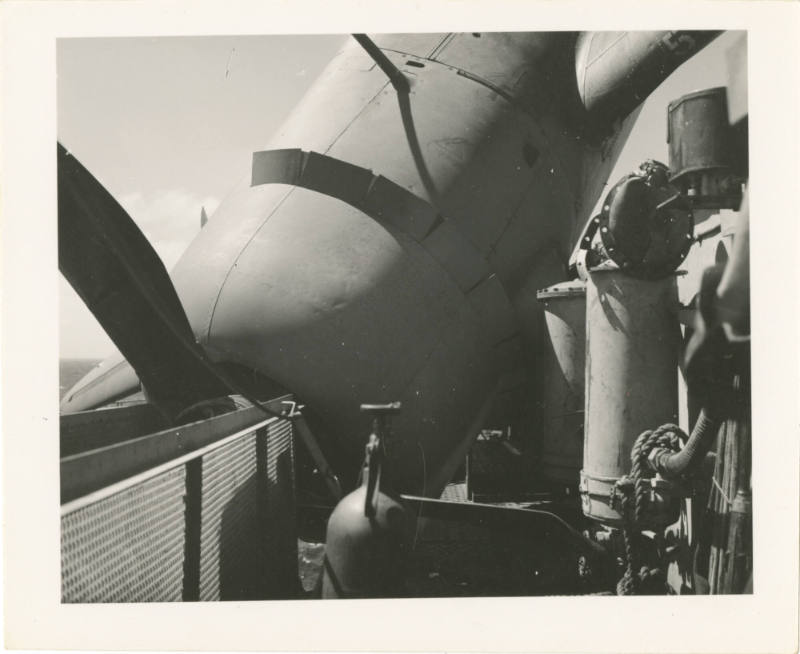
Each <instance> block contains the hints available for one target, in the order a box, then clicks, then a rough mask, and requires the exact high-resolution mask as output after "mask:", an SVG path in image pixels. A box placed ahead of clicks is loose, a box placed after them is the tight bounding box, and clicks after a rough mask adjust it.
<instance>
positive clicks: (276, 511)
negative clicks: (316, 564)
mask: <svg viewBox="0 0 800 654" xmlns="http://www.w3.org/2000/svg"><path fill="white" fill-rule="evenodd" d="M258 445H259V460H260V461H263V462H264V464H265V467H266V476H265V478H266V485H265V489H264V490H265V492H264V494H263V497H264V499H265V505H264V520H263V521H262V523H261V524H262V525H263V528H262V538H263V540H264V547H265V549H266V551H268V552H269V553H270V555H269V557H265V558H264V563H265V569H264V587H265V591H266V593H265V597H267V598H272V599H277V598H279V597H282V596H283V597H285V596H286V594H287V593H291V592H294V591H296V590H297V585H298V583H299V582H298V576H297V538H296V534H297V529H296V524H295V515H296V512H295V497H294V492H295V486H294V448H293V447H292V425H291V423H289V422H287V421H282V422H278V423H274V424H272V425H270V431H269V434H265V437H262V438H261V439H260V440H259V442H258Z"/></svg>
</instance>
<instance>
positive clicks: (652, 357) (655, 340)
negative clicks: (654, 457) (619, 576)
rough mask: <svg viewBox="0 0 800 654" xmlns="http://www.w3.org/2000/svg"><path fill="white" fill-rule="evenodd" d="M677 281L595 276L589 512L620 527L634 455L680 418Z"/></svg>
mask: <svg viewBox="0 0 800 654" xmlns="http://www.w3.org/2000/svg"><path fill="white" fill-rule="evenodd" d="M677 310H678V290H677V284H676V277H675V276H674V275H671V276H669V277H665V278H662V279H658V280H643V279H635V278H633V277H629V276H627V275H625V274H624V273H622V272H620V271H617V270H606V271H593V272H590V273H589V280H588V281H587V283H586V337H587V338H586V343H587V345H586V422H585V425H586V426H585V431H584V448H583V470H582V471H581V487H580V490H581V496H582V503H583V512H584V514H585V515H587V516H588V517H590V518H594V519H596V520H600V521H602V522H604V523H606V524H619V523H620V522H621V521H622V516H621V515H620V513H619V512H618V511H617V510H616V509H615V508H614V507H612V506H611V504H610V494H611V491H612V488H613V487H614V484H615V483H616V481H617V480H618V479H619V478H620V477H622V476H623V475H625V474H627V473H628V472H630V468H631V448H632V446H633V443H634V441H635V440H636V438H637V436H639V434H640V433H641V432H643V431H645V430H647V429H655V428H656V427H658V426H660V425H662V424H664V423H668V422H676V421H677V416H678V356H679V351H680V327H679V323H678V314H677Z"/></svg>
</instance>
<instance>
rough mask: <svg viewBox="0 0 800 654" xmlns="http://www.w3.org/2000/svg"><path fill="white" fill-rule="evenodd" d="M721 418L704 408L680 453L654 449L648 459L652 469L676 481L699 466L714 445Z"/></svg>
mask: <svg viewBox="0 0 800 654" xmlns="http://www.w3.org/2000/svg"><path fill="white" fill-rule="evenodd" d="M719 423H720V420H719V417H718V416H716V415H715V414H714V413H713V412H712V411H709V409H708V407H705V408H703V410H702V411H701V412H700V415H699V416H698V418H697V422H695V425H694V429H693V430H692V435H691V436H690V437H689V440H688V441H687V442H686V445H685V446H684V447H683V448H682V449H681V451H680V452H671V451H669V450H665V449H654V450H653V451H652V452H651V453H650V456H649V457H648V462H649V464H650V467H651V468H653V470H655V471H656V472H658V473H659V474H660V475H661V476H662V477H664V478H665V479H675V478H676V477H679V476H680V475H682V474H683V473H685V472H686V471H687V470H689V469H690V468H692V467H693V466H695V465H699V463H700V462H701V461H703V459H704V458H705V455H706V453H707V452H708V450H709V449H710V448H711V446H712V445H713V443H714V439H715V438H716V436H717V429H718V428H719Z"/></svg>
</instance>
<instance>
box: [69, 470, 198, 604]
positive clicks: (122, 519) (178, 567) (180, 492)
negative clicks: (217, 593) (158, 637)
mask: <svg viewBox="0 0 800 654" xmlns="http://www.w3.org/2000/svg"><path fill="white" fill-rule="evenodd" d="M184 478H185V477H184V467H183V466H178V467H176V468H174V469H172V470H169V471H167V472H164V473H162V474H160V475H158V476H156V477H153V478H151V479H148V480H146V481H144V482H143V483H141V484H137V485H135V486H132V487H130V488H127V489H125V490H122V491H120V492H119V493H116V494H113V495H110V496H108V497H106V498H104V499H101V500H99V501H97V502H94V503H91V504H87V505H84V506H81V507H79V508H76V509H75V510H74V511H70V512H68V513H65V514H63V515H62V517H61V596H62V601H64V602H168V601H179V600H180V599H181V593H182V587H183V553H184V502H183V498H184Z"/></svg>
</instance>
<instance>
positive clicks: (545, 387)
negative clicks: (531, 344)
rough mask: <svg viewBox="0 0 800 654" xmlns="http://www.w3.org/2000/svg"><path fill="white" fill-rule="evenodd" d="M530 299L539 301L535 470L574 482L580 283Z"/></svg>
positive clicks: (580, 407)
mask: <svg viewBox="0 0 800 654" xmlns="http://www.w3.org/2000/svg"><path fill="white" fill-rule="evenodd" d="M536 297H537V299H538V300H539V301H540V302H542V303H543V304H544V321H545V333H544V343H543V361H542V366H541V375H542V376H541V390H542V404H543V407H542V411H543V424H542V457H541V462H542V464H541V472H542V476H543V477H544V478H545V479H548V480H550V481H554V482H557V483H566V484H571V485H573V486H574V484H575V483H577V481H578V476H579V473H580V469H581V464H582V463H583V411H584V369H585V366H586V354H585V351H586V287H585V284H584V282H582V281H581V280H574V281H571V282H564V283H561V284H556V285H555V286H551V287H549V288H546V289H544V290H542V291H539V292H538V293H537V294H536Z"/></svg>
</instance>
